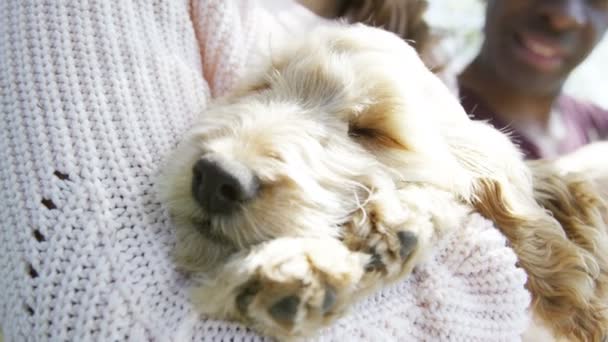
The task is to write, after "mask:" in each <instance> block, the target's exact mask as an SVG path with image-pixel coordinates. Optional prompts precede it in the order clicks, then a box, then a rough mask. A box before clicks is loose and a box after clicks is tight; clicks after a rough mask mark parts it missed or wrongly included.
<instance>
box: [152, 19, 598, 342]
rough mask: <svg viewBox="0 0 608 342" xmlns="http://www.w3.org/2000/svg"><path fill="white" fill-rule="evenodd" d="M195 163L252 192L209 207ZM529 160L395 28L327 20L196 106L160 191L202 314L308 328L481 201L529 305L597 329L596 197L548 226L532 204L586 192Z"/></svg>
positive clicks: (282, 330) (400, 273)
mask: <svg viewBox="0 0 608 342" xmlns="http://www.w3.org/2000/svg"><path fill="white" fill-rule="evenodd" d="M201 159H205V160H213V161H214V162H216V163H218V164H219V165H222V167H223V168H224V170H225V171H227V172H237V171H235V170H249V171H250V172H251V173H252V174H253V175H255V176H256V177H257V179H259V182H260V186H259V191H258V192H257V194H256V196H255V198H253V199H251V200H248V201H246V202H245V201H244V202H242V203H239V207H238V210H235V211H234V212H232V213H230V214H229V215H221V214H216V213H211V212H208V211H207V210H205V209H204V208H203V207H202V206H201V205H199V203H197V201H196V200H195V199H194V197H193V194H192V191H193V190H192V186H193V185H192V184H193V172H192V169H193V165H195V164H196V163H197V161H199V160H201ZM446 170H449V172H446ZM534 170H535V171H536V174H535V176H534V177H533V174H532V173H531V172H530V168H529V167H528V166H527V165H526V164H525V163H524V161H523V160H522V158H521V154H520V153H519V151H518V150H517V149H516V147H515V146H514V145H513V144H512V143H511V142H510V141H509V139H508V137H507V136H505V135H504V134H502V133H501V132H499V131H497V130H495V129H493V128H492V127H491V126H489V125H487V124H486V123H483V122H478V121H472V120H470V119H469V117H468V116H467V114H466V113H465V112H464V110H463V109H462V107H461V106H460V104H459V103H458V101H457V99H456V98H455V97H454V96H453V95H452V94H451V93H450V91H449V90H448V89H447V87H446V86H445V85H444V84H443V83H442V82H441V81H440V80H439V79H438V78H437V77H436V76H435V75H433V73H431V72H430V71H429V70H428V69H427V68H426V67H425V66H424V64H423V63H422V61H421V60H420V59H419V57H418V55H417V53H416V51H415V50H414V49H413V48H412V47H410V46H409V45H407V44H406V43H404V42H403V40H401V39H400V38H399V37H398V36H396V35H394V34H392V33H389V32H387V31H384V30H380V29H375V28H371V27H367V26H364V25H354V26H346V25H341V24H336V25H334V26H327V27H323V28H319V29H317V30H315V31H314V32H313V33H311V34H310V36H309V37H307V38H306V39H304V40H303V41H298V42H294V43H293V45H292V46H286V47H285V49H284V51H283V52H281V53H277V55H275V56H274V58H273V61H272V63H271V65H269V66H268V68H267V69H266V70H264V71H263V72H262V73H260V74H254V75H251V77H249V78H248V79H247V80H246V81H244V82H243V84H242V86H241V87H240V88H239V89H238V90H236V91H235V92H234V93H233V94H232V95H230V96H228V97H226V98H224V99H221V100H218V101H217V102H216V103H215V104H214V105H212V106H211V107H210V108H209V109H208V110H206V112H205V113H204V115H202V116H201V117H200V119H199V121H198V122H197V123H196V124H195V125H194V127H193V129H192V130H191V131H190V132H189V133H188V134H187V135H186V136H185V138H184V141H183V142H182V143H181V144H180V146H178V148H177V149H176V152H175V154H174V155H173V156H172V157H170V158H169V162H168V163H167V166H166V170H165V173H164V176H163V177H162V181H161V194H162V196H163V199H164V202H165V203H166V204H167V206H168V208H169V211H170V213H171V215H172V217H173V220H174V222H175V223H176V228H177V245H176V248H175V260H176V263H177V265H178V266H180V267H181V268H182V269H184V270H185V271H188V272H190V273H191V274H192V275H193V278H194V279H195V282H196V285H195V286H194V287H193V290H192V294H193V301H194V302H195V304H196V305H197V307H198V308H199V309H200V311H201V312H203V313H205V314H208V315H211V316H213V317H216V318H225V319H234V320H239V321H242V322H244V323H246V324H248V325H249V326H251V327H253V328H255V329H256V330H258V331H260V332H262V333H266V334H270V335H273V336H276V337H278V338H281V339H290V338H294V337H301V336H309V335H312V334H314V333H315V332H316V331H318V330H319V329H320V328H321V327H323V326H325V325H327V324H330V323H331V322H333V321H334V320H335V319H336V318H338V317H340V316H341V315H342V314H343V313H344V312H345V311H346V310H348V308H349V307H350V305H352V303H353V302H354V301H356V300H357V299H358V298H360V297H361V296H364V295H366V294H367V293H369V292H370V291H373V290H374V289H376V288H378V287H379V286H382V285H384V284H386V283H388V282H391V281H395V280H397V279H400V278H402V277H404V276H405V275H407V274H409V272H411V270H412V268H413V267H414V266H415V265H416V264H417V263H419V262H420V261H421V260H423V258H424V256H425V254H426V252H427V251H429V250H430V249H431V248H432V246H433V244H434V243H435V241H437V239H439V238H441V236H442V235H443V234H444V233H445V231H446V230H447V229H457V227H460V226H462V225H463V224H464V222H466V220H467V219H468V217H469V216H470V215H471V214H472V212H474V211H478V212H480V213H482V214H483V215H485V216H487V217H488V218H490V219H492V220H494V222H496V223H497V225H498V226H499V227H500V228H501V229H502V231H503V232H504V234H505V235H506V236H507V237H508V239H509V241H510V243H511V244H512V246H513V248H514V250H515V251H516V253H517V254H518V256H519V262H520V264H521V266H522V267H523V268H524V269H525V270H526V271H527V272H528V275H529V282H528V287H529V289H530V291H531V292H532V294H533V296H534V303H533V306H532V309H533V310H534V312H535V313H536V314H537V316H538V317H539V319H540V320H542V321H543V322H544V323H546V324H547V325H548V326H550V327H551V328H552V330H553V332H554V334H555V335H557V336H566V337H572V338H580V339H587V340H595V339H596V338H598V337H600V336H602V335H603V334H604V333H605V332H604V331H603V329H604V327H605V326H606V318H605V317H604V310H603V307H602V305H603V304H602V303H605V302H606V297H605V294H604V290H603V286H604V285H602V284H603V280H604V277H605V274H606V273H605V262H604V260H603V259H602V257H601V255H600V253H599V251H601V250H606V248H605V234H606V231H605V228H601V229H600V225H599V222H600V221H598V220H599V217H600V216H597V215H595V216H594V215H592V213H593V212H594V210H595V209H592V208H590V211H588V213H589V214H588V215H589V216H588V217H587V216H585V217H586V218H585V220H587V221H581V222H585V224H580V225H578V224H571V225H569V226H568V225H567V224H565V225H564V226H562V225H560V222H559V220H561V219H562V218H560V216H559V215H558V214H557V211H555V212H556V214H555V217H554V216H552V215H551V213H550V212H549V211H548V210H546V209H545V207H544V206H546V207H547V208H549V209H552V210H554V209H556V208H557V210H567V209H566V206H565V205H566V204H567V203H571V204H570V205H574V202H563V201H564V199H563V198H562V197H560V196H566V197H568V196H578V197H580V196H582V194H583V192H581V191H583V190H585V189H583V188H582V187H575V186H572V188H571V189H569V190H570V191H572V192H571V193H568V192H554V189H553V188H549V187H546V186H545V185H544V184H549V183H548V182H544V181H543V180H544V179H545V178H543V177H544V176H543V174H544V175H546V174H547V173H546V172H545V171H543V170H542V169H540V167H539V168H536V169H534ZM238 172H241V171H238ZM548 177H549V176H548ZM549 178H551V179H557V178H555V177H552V176H551V177H549ZM542 189H547V193H548V194H550V195H547V196H545V197H543V196H541V194H543V192H542V191H543V190H542ZM585 191H586V190H585ZM551 196H556V197H551ZM535 197H539V198H540V199H541V200H540V204H539V202H537V201H536V199H535ZM589 198H591V197H589ZM562 202H563V204H564V206H563V208H562V207H560V206H559V205H561V204H562ZM550 203H553V205H554V206H555V208H553V207H551V206H550V205H549V204H550ZM581 203H582V202H579V204H578V205H582V204H581ZM585 203H586V204H585V205H597V203H602V202H600V201H596V200H589V201H587V202H585ZM592 203H595V204H592ZM541 204H542V205H541ZM543 205H544V206H543ZM597 208H598V210H599V207H597ZM577 215H583V214H582V213H578V212H577ZM586 215H587V214H586ZM568 217H569V218H572V217H573V216H568ZM595 309H598V311H595Z"/></svg>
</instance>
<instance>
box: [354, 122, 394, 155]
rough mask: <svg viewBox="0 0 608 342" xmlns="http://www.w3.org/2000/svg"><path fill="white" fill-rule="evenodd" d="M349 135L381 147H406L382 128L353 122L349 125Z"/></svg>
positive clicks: (362, 141)
mask: <svg viewBox="0 0 608 342" xmlns="http://www.w3.org/2000/svg"><path fill="white" fill-rule="evenodd" d="M348 136H349V137H351V138H354V139H357V140H360V141H361V143H365V144H373V145H376V146H379V147H385V148H397V149H404V148H405V146H403V144H401V143H400V142H399V141H397V140H396V139H395V138H393V137H391V136H390V135H389V134H387V133H386V132H383V131H382V130H380V129H377V128H373V127H364V126H360V125H357V124H356V123H352V122H351V123H350V124H349V125H348Z"/></svg>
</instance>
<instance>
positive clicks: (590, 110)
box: [559, 94, 608, 139]
mask: <svg viewBox="0 0 608 342" xmlns="http://www.w3.org/2000/svg"><path fill="white" fill-rule="evenodd" d="M559 106H560V109H561V111H562V113H563V115H565V116H568V117H569V118H570V119H571V120H573V121H575V122H577V123H578V124H579V125H581V126H582V127H584V128H585V130H592V131H595V132H597V134H598V135H599V137H600V139H606V138H608V108H605V107H603V106H601V105H599V104H597V103H594V102H592V101H588V100H583V99H579V98H575V97H573V96H571V95H567V94H563V95H561V96H560V98H559Z"/></svg>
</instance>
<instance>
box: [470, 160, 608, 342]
mask: <svg viewBox="0 0 608 342" xmlns="http://www.w3.org/2000/svg"><path fill="white" fill-rule="evenodd" d="M494 158H505V155H504V154H499V155H498V156H497V157H494ZM489 159H492V157H491V156H489ZM529 166H530V168H528V166H527V165H526V164H525V163H524V162H523V161H521V160H516V159H515V160H511V161H510V165H503V171H500V170H496V172H490V173H487V174H485V175H483V174H479V172H478V178H477V180H476V182H475V186H474V196H473V198H472V204H473V205H474V206H475V208H476V209H477V210H478V211H479V212H480V213H481V214H482V215H484V216H485V217H487V218H489V219H491V220H493V221H494V222H495V223H496V225H497V226H498V227H499V228H500V230H501V231H502V232H503V234H505V235H506V236H507V238H508V240H509V242H510V243H511V246H512V248H513V249H514V251H515V252H516V254H517V256H518V259H519V265H520V266H521V267H522V268H524V269H525V270H526V272H527V274H528V282H527V287H528V289H529V290H530V291H531V293H532V296H533V302H532V308H533V311H534V312H535V314H537V315H538V316H539V318H540V319H542V320H544V321H545V322H547V323H548V324H547V325H548V326H551V327H553V328H554V329H555V333H556V334H558V335H561V336H563V337H567V338H569V339H574V340H584V341H600V340H601V339H602V338H603V336H604V334H605V332H604V329H605V327H606V326H608V297H607V290H606V286H607V280H608V279H607V271H608V268H607V266H608V263H607V260H606V257H605V256H604V254H605V251H606V250H608V237H607V234H608V231H607V230H606V221H605V218H606V217H605V215H606V205H605V202H604V201H603V200H602V199H601V198H599V197H596V196H595V195H594V191H595V190H594V188H593V187H592V186H591V183H589V182H585V181H584V180H581V179H579V180H576V181H573V179H567V178H564V177H561V176H559V175H558V174H557V173H556V172H553V171H554V170H551V168H550V167H549V165H548V164H541V163H538V164H530V165H529ZM478 169H479V168H478ZM481 169H483V167H481ZM517 170H518V171H517ZM530 172H531V174H528V175H525V176H524V177H521V175H520V176H519V177H514V176H515V174H517V173H520V174H521V173H530ZM509 173H512V174H513V175H509Z"/></svg>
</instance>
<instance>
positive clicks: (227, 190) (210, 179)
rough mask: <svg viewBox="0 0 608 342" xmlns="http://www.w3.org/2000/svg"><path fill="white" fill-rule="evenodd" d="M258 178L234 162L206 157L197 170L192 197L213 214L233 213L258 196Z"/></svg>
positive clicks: (197, 164)
mask: <svg viewBox="0 0 608 342" xmlns="http://www.w3.org/2000/svg"><path fill="white" fill-rule="evenodd" d="M258 188H259V182H258V179H257V177H256V176H255V175H254V174H253V172H251V170H249V169H248V168H247V167H246V166H244V165H242V164H240V163H237V162H232V161H226V160H219V159H209V158H202V159H200V160H199V161H197V162H196V164H195V165H194V168H193V177H192V195H193V196H194V198H195V199H196V201H197V202H198V203H199V204H200V205H201V206H202V207H203V208H205V210H207V211H208V212H209V213H210V214H230V213H232V212H234V211H235V210H236V209H238V208H239V206H240V205H241V204H242V203H244V202H246V201H248V200H251V199H253V198H254V197H255V196H256V194H257V193H258Z"/></svg>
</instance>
